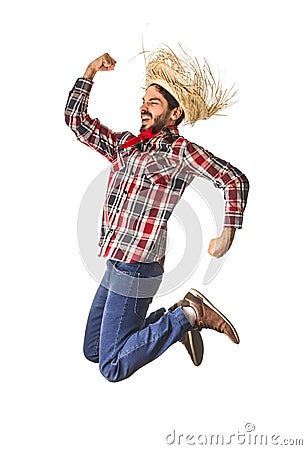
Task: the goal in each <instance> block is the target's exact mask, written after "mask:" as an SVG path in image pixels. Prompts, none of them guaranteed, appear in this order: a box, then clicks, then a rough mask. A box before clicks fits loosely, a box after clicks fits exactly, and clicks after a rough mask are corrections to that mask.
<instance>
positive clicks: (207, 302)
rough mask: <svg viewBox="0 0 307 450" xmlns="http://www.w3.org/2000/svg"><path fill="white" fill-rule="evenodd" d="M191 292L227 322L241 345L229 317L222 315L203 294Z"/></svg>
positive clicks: (192, 289) (193, 290)
mask: <svg viewBox="0 0 307 450" xmlns="http://www.w3.org/2000/svg"><path fill="white" fill-rule="evenodd" d="M189 292H191V294H193V295H195V297H198V298H199V299H201V301H202V302H203V303H205V305H207V306H209V308H211V309H213V311H214V312H216V313H217V314H218V315H219V316H220V317H222V318H223V319H224V320H225V322H226V323H227V324H228V325H229V326H230V328H231V330H232V332H233V334H234V336H235V338H236V344H239V342H240V338H239V336H238V333H237V331H236V329H235V327H234V326H233V325H232V323H231V322H230V321H229V320H228V319H227V317H225V316H224V314H222V313H221V311H219V310H218V309H217V308H216V307H215V306H214V305H213V304H212V303H211V302H210V301H209V300H208V299H207V298H206V297H205V296H204V295H203V294H201V293H200V292H199V291H197V290H196V289H194V288H191V289H190V291H189Z"/></svg>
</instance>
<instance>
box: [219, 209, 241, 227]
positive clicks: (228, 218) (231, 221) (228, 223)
mask: <svg viewBox="0 0 307 450" xmlns="http://www.w3.org/2000/svg"><path fill="white" fill-rule="evenodd" d="M242 223H243V214H241V213H235V212H226V214H225V220H224V227H225V228H242Z"/></svg>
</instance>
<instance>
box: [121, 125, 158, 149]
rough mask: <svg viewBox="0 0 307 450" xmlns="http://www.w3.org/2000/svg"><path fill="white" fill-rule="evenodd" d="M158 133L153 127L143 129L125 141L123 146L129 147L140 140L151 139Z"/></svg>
mask: <svg viewBox="0 0 307 450" xmlns="http://www.w3.org/2000/svg"><path fill="white" fill-rule="evenodd" d="M156 134H158V133H153V132H152V128H149V129H148V130H143V131H141V133H140V134H139V135H138V136H136V137H134V138H131V139H128V141H127V142H125V143H124V144H123V145H122V146H121V148H127V147H132V146H133V145H134V144H137V143H138V142H141V141H145V140H146V139H151V138H152V137H154V136H156Z"/></svg>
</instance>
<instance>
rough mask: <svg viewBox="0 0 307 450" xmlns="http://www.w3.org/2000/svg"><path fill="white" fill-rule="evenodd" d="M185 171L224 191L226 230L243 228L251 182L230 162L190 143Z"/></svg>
mask: <svg viewBox="0 0 307 450" xmlns="http://www.w3.org/2000/svg"><path fill="white" fill-rule="evenodd" d="M185 153H186V154H185V169H186V170H187V172H189V173H191V174H193V175H194V176H200V177H204V178H206V179H208V180H210V181H212V182H213V184H214V186H215V187H217V188H221V189H223V191H224V199H225V218H224V227H225V228H242V223H243V213H244V210H245V207H246V203H247V197H248V191H249V181H248V179H247V177H246V176H245V175H244V174H243V173H242V172H241V171H240V170H239V169H237V168H236V167H234V166H233V165H231V164H230V163H229V162H226V161H224V160H223V159H221V158H219V157H217V156H214V155H213V154H212V153H211V152H209V151H208V150H205V149H203V148H202V147H199V146H198V145H196V144H192V143H189V144H188V145H187V147H186V152H185Z"/></svg>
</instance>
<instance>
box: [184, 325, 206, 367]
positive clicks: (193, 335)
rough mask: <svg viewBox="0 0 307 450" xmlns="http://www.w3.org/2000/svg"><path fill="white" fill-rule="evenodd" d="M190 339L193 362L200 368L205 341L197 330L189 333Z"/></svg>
mask: <svg viewBox="0 0 307 450" xmlns="http://www.w3.org/2000/svg"><path fill="white" fill-rule="evenodd" d="M188 339H189V344H190V349H191V352H192V361H193V364H194V365H195V366H199V365H200V364H201V363H202V360H203V354H204V346H203V340H202V338H201V336H200V334H199V331H197V330H190V331H188Z"/></svg>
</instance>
